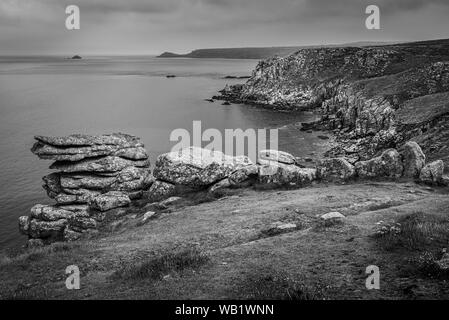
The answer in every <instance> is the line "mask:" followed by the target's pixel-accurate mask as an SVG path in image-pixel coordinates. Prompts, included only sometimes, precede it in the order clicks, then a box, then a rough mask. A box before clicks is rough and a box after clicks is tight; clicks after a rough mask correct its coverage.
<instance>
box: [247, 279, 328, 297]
mask: <svg viewBox="0 0 449 320" xmlns="http://www.w3.org/2000/svg"><path fill="white" fill-rule="evenodd" d="M241 292H244V298H245V299H250V300H325V299H326V296H325V293H324V292H325V287H324V286H323V285H321V284H314V285H310V284H307V283H306V282H305V281H304V280H303V279H294V278H293V277H290V276H288V275H285V274H283V273H279V272H273V273H271V274H266V273H265V274H263V273H262V274H256V275H252V276H250V277H249V278H248V279H247V280H246V281H244V283H243V286H242V288H241Z"/></svg>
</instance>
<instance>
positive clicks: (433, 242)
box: [374, 212, 449, 251]
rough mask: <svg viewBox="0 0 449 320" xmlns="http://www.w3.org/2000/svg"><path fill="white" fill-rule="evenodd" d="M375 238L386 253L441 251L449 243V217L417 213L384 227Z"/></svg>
mask: <svg viewBox="0 0 449 320" xmlns="http://www.w3.org/2000/svg"><path fill="white" fill-rule="evenodd" d="M374 237H375V238H376V240H377V243H378V245H379V246H380V247H381V248H382V249H384V250H386V251H394V250H397V249H404V248H405V249H407V250H432V249H437V248H440V249H441V248H442V247H446V246H447V244H448V242H449V217H447V216H438V215H430V214H425V213H422V212H416V213H413V214H410V215H406V216H402V217H400V218H399V219H397V220H396V221H395V222H394V223H393V224H391V225H387V226H382V228H381V229H380V230H378V231H377V232H376V234H375V235H374Z"/></svg>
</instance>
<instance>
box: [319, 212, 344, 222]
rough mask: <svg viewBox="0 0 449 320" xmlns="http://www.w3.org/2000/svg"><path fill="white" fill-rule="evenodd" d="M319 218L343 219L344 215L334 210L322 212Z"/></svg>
mask: <svg viewBox="0 0 449 320" xmlns="http://www.w3.org/2000/svg"><path fill="white" fill-rule="evenodd" d="M321 219H323V220H331V219H338V220H340V219H345V216H344V215H342V214H341V213H340V212H336V211H335V212H329V213H326V214H323V215H322V216H321Z"/></svg>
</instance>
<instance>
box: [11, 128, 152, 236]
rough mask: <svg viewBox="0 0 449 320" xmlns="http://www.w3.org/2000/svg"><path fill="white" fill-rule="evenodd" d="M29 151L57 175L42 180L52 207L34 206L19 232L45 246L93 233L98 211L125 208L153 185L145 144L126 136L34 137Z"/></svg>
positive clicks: (24, 218) (22, 222) (23, 219)
mask: <svg viewBox="0 0 449 320" xmlns="http://www.w3.org/2000/svg"><path fill="white" fill-rule="evenodd" d="M35 139H36V140H37V142H36V143H35V144H34V146H33V148H32V149H31V151H32V152H33V153H34V154H36V155H37V156H38V157H39V158H41V159H47V160H53V161H54V162H53V164H51V166H50V169H54V170H57V172H54V173H51V174H49V175H47V176H45V177H44V178H43V181H44V185H43V187H44V189H45V190H46V191H47V194H48V196H49V197H50V198H52V199H54V200H55V201H56V205H36V206H34V207H33V208H32V209H31V215H30V216H29V217H26V216H24V217H21V218H20V219H19V228H20V230H21V231H22V233H24V234H26V235H28V236H29V238H30V239H42V241H43V242H52V241H59V240H67V241H71V240H75V239H78V238H79V237H80V236H81V234H82V233H85V232H95V230H96V229H97V223H98V221H97V220H99V219H96V214H95V212H96V211H100V212H106V211H108V210H111V209H115V208H119V207H124V206H128V205H129V204H130V203H131V200H132V199H136V198H139V197H141V196H142V194H143V192H144V191H145V190H147V189H148V188H149V187H150V186H151V184H152V183H153V178H152V176H151V171H150V168H149V166H150V162H149V159H148V155H147V152H146V150H145V149H144V145H143V144H142V143H141V142H140V141H139V139H138V138H137V137H134V136H131V135H127V134H121V133H118V134H110V135H101V136H88V135H70V136H67V137H43V136H36V137H35Z"/></svg>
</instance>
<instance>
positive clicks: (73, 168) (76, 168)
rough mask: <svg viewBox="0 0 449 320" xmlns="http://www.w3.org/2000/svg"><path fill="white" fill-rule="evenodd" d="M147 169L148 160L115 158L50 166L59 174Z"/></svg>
mask: <svg viewBox="0 0 449 320" xmlns="http://www.w3.org/2000/svg"><path fill="white" fill-rule="evenodd" d="M132 166H134V167H141V168H148V167H149V166H150V162H149V161H148V160H138V161H134V160H128V159H124V158H120V157H116V156H107V157H103V158H92V159H84V160H80V161H76V162H70V161H56V162H55V163H53V164H52V165H51V166H50V169H55V170H58V171H61V172H66V173H70V172H118V171H121V170H123V169H125V168H128V167H132Z"/></svg>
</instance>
